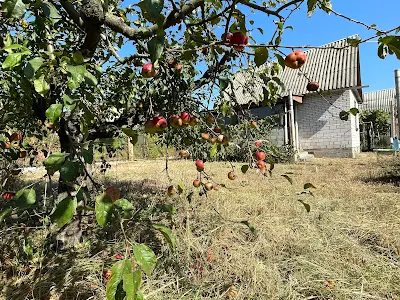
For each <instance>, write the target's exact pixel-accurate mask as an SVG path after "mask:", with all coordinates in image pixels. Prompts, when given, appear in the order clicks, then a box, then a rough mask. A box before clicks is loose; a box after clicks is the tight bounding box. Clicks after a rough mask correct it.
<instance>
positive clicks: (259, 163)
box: [256, 160, 265, 171]
mask: <svg viewBox="0 0 400 300" xmlns="http://www.w3.org/2000/svg"><path fill="white" fill-rule="evenodd" d="M256 165H257V167H258V168H259V169H260V170H261V171H264V170H265V161H263V160H259V161H258V162H257V163H256Z"/></svg>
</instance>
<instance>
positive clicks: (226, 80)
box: [218, 76, 229, 91]
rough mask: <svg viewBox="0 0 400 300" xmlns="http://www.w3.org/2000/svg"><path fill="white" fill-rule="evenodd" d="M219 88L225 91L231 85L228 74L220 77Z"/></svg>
mask: <svg viewBox="0 0 400 300" xmlns="http://www.w3.org/2000/svg"><path fill="white" fill-rule="evenodd" d="M218 79H219V88H220V89H221V91H224V90H225V89H226V88H227V87H228V85H229V78H228V77H226V76H220V77H219V78H218Z"/></svg>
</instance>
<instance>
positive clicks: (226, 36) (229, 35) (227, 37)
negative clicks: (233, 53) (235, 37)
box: [221, 32, 232, 46]
mask: <svg viewBox="0 0 400 300" xmlns="http://www.w3.org/2000/svg"><path fill="white" fill-rule="evenodd" d="M231 38H232V33H230V32H227V33H226V34H225V33H223V34H222V36H221V40H222V41H223V42H228V43H225V45H226V46H229V42H230V41H231Z"/></svg>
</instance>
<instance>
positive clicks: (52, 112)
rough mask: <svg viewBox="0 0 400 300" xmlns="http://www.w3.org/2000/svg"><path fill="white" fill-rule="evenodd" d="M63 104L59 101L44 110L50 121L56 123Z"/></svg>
mask: <svg viewBox="0 0 400 300" xmlns="http://www.w3.org/2000/svg"><path fill="white" fill-rule="evenodd" d="M62 108H63V105H62V104H61V103H58V104H52V105H50V107H49V108H48V109H47V110H46V117H47V119H49V121H50V122H51V123H56V122H58V120H59V119H60V117H61V114H62Z"/></svg>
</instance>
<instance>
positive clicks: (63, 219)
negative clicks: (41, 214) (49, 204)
mask: <svg viewBox="0 0 400 300" xmlns="http://www.w3.org/2000/svg"><path fill="white" fill-rule="evenodd" d="M77 205H78V203H77V200H76V198H75V197H71V196H68V197H67V198H65V199H63V200H61V201H60V203H58V204H57V207H56V210H55V211H54V212H53V214H52V215H51V221H52V222H54V223H57V226H58V228H61V227H63V226H64V225H65V224H67V223H68V222H69V221H70V220H71V219H72V217H73V216H74V214H75V211H76V207H77Z"/></svg>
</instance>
